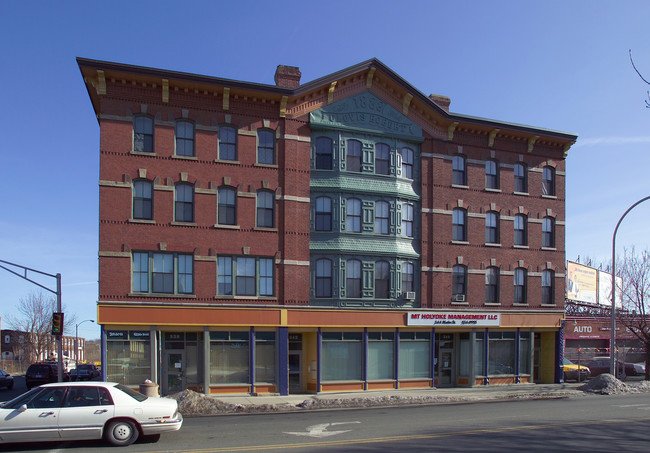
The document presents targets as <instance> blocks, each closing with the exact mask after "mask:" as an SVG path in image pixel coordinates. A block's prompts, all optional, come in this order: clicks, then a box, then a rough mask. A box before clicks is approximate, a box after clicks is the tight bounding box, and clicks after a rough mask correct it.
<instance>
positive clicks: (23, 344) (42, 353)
mask: <svg viewBox="0 0 650 453" xmlns="http://www.w3.org/2000/svg"><path fill="white" fill-rule="evenodd" d="M0 338H2V343H1V346H0V358H2V360H11V361H14V362H19V363H21V364H22V365H23V366H26V365H29V364H30V363H32V362H41V361H47V360H56V357H57V352H56V349H57V347H56V337H55V336H54V335H49V334H40V335H39V334H35V333H29V332H22V331H20V330H11V329H3V330H1V331H0ZM75 340H76V341H77V345H78V346H77V354H76V355H75ZM85 344H86V340H85V338H76V337H69V336H63V337H61V346H62V351H63V365H64V367H65V369H66V371H68V370H69V369H70V366H71V364H74V363H75V362H74V360H75V358H76V357H78V358H79V361H80V362H83V361H85V360H86V359H85V354H84V351H85Z"/></svg>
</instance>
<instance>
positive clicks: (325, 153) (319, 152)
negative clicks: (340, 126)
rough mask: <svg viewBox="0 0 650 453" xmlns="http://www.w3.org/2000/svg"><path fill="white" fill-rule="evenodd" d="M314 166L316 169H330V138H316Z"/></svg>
mask: <svg viewBox="0 0 650 453" xmlns="http://www.w3.org/2000/svg"><path fill="white" fill-rule="evenodd" d="M316 168H317V169H318V170H331V169H332V139H330V138H328V137H318V138H317V139H316Z"/></svg>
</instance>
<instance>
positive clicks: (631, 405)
mask: <svg viewBox="0 0 650 453" xmlns="http://www.w3.org/2000/svg"><path fill="white" fill-rule="evenodd" d="M639 406H647V404H623V405H617V406H616V407H639Z"/></svg>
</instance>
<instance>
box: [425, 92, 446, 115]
mask: <svg viewBox="0 0 650 453" xmlns="http://www.w3.org/2000/svg"><path fill="white" fill-rule="evenodd" d="M429 99H431V100H432V101H433V102H435V103H436V105H437V106H438V107H440V108H441V109H443V110H444V111H445V112H447V113H449V104H451V99H449V98H448V97H447V96H441V95H439V94H430V95H429Z"/></svg>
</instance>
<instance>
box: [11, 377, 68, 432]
mask: <svg viewBox="0 0 650 453" xmlns="http://www.w3.org/2000/svg"><path fill="white" fill-rule="evenodd" d="M64 394H65V387H44V388H43V389H41V390H40V391H37V392H35V393H34V395H33V396H30V397H29V398H28V399H26V400H24V401H21V402H20V405H18V406H16V407H11V408H4V407H3V408H1V410H0V438H1V439H2V441H3V442H23V441H25V439H29V440H31V441H55V440H60V436H59V427H58V417H59V412H60V410H61V403H62V401H63V397H64Z"/></svg>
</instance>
